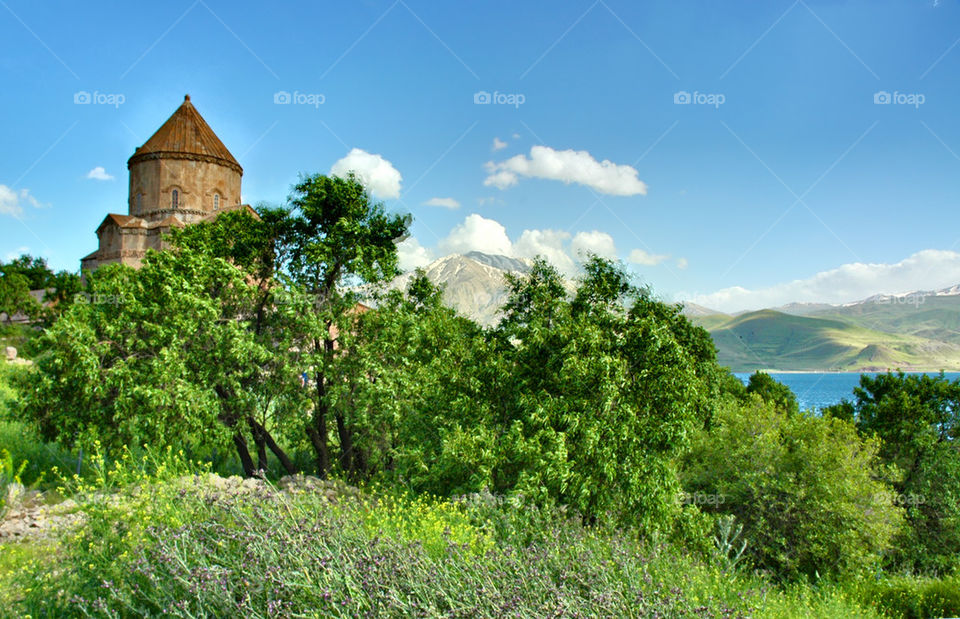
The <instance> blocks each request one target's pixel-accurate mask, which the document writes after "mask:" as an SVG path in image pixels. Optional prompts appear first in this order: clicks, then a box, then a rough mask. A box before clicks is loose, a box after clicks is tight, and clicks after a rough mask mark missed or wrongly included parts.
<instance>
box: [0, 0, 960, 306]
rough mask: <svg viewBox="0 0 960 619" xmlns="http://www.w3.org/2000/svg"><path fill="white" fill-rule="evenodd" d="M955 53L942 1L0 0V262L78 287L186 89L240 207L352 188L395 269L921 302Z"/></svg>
mask: <svg viewBox="0 0 960 619" xmlns="http://www.w3.org/2000/svg"><path fill="white" fill-rule="evenodd" d="M958 40H960V6H958V3H957V2H956V1H948V0H939V1H934V0H927V1H923V2H913V1H911V2H866V1H864V2H842V1H828V2H820V1H813V0H807V1H796V2H790V1H786V2H780V1H776V2H767V3H756V2H750V3H747V2H724V3H717V2H709V1H702V2H644V3H636V2H628V1H625V0H596V1H594V0H584V1H582V2H581V1H577V2H564V3H557V2H520V3H517V2H499V1H490V0H485V1H483V2H480V1H477V2H456V3H446V2H443V3H441V2H425V1H421V0H398V1H394V0H384V1H380V0H376V1H373V0H371V1H364V2H342V3H315V2H310V3H307V2H302V3H300V2H284V3H270V4H267V3H243V2H230V3H227V2H215V1H213V0H196V1H195V0H186V1H182V2H181V1H169V2H162V3H159V2H158V3H149V4H148V3H95V2H94V3H76V2H33V1H19V0H0V79H2V81H3V85H4V86H3V88H2V89H0V111H2V118H3V121H2V122H0V145H2V146H0V258H6V257H9V256H11V255H14V254H16V253H18V252H19V251H21V250H23V249H24V248H26V251H29V252H31V253H34V254H38V255H42V256H45V257H47V259H48V260H49V262H50V264H51V265H52V266H54V267H55V268H68V269H77V268H79V259H80V258H81V257H82V256H84V255H86V254H87V253H89V252H90V251H92V250H94V249H95V248H96V237H95V235H94V229H95V228H96V226H97V225H98V224H99V222H100V221H101V220H102V219H103V217H104V215H105V214H106V213H108V212H119V213H123V212H125V205H126V193H127V170H126V160H127V159H128V158H129V157H130V155H131V154H132V153H133V151H134V149H135V148H136V147H137V146H139V145H141V144H142V143H143V142H145V141H146V139H147V138H148V137H149V136H150V135H151V134H152V133H153V131H155V130H156V129H157V128H158V127H159V126H160V124H161V123H162V122H163V121H164V120H165V119H166V118H167V117H168V116H169V115H170V114H171V113H172V112H173V111H174V110H175V109H176V107H177V106H178V105H179V104H180V102H181V101H182V100H183V95H184V94H185V93H189V94H190V95H191V98H192V101H193V103H194V105H195V106H196V107H197V109H198V110H199V111H200V113H201V114H202V115H203V116H204V117H205V118H206V119H207V121H208V122H209V123H210V125H211V127H212V128H213V129H214V131H216V132H217V134H218V135H219V136H220V138H221V139H222V140H223V142H224V143H225V144H226V145H227V147H228V148H229V149H230V150H231V152H233V154H234V155H235V156H236V157H237V159H238V160H239V161H240V163H241V165H243V167H244V177H243V198H244V200H245V201H246V202H248V203H251V204H258V203H260V202H269V203H275V204H277V203H281V202H283V201H284V199H285V198H286V196H287V194H288V192H289V188H290V186H291V184H292V183H293V182H294V181H295V180H296V178H297V175H298V174H299V173H304V172H324V173H327V172H330V171H331V169H334V170H338V169H348V168H351V169H353V168H355V169H356V170H357V171H358V172H360V173H361V174H366V178H367V179H368V182H369V184H370V187H371V189H372V190H373V191H374V193H375V194H376V195H378V196H379V197H380V199H382V200H383V201H384V203H385V204H386V206H387V208H389V209H391V210H397V211H405V212H412V213H413V214H414V217H415V223H414V226H413V234H414V238H413V239H411V240H410V241H408V242H407V243H405V245H404V247H403V256H404V261H405V264H407V265H414V264H419V263H422V262H424V261H427V260H429V259H431V258H436V257H439V256H442V255H444V254H445V253H448V252H451V251H466V250H469V249H480V250H486V251H502V252H503V253H510V254H513V255H517V256H530V255H534V254H538V253H539V254H544V255H547V256H548V257H551V258H552V259H553V260H554V261H555V262H557V263H558V264H559V265H560V266H561V267H562V268H564V269H566V270H568V271H570V272H573V271H575V269H576V258H577V255H578V253H577V252H578V251H581V250H592V251H595V252H598V253H603V254H610V255H616V256H617V257H619V258H620V259H622V260H624V261H625V262H627V263H628V264H629V265H630V268H631V269H632V270H634V271H635V272H636V273H637V274H638V277H639V279H640V280H641V281H643V282H646V283H649V284H651V285H652V286H653V288H654V290H655V292H657V293H658V294H660V295H661V296H663V297H665V298H667V299H678V298H684V299H692V300H694V301H697V302H701V303H704V304H707V305H710V306H711V307H716V308H719V309H723V310H727V311H732V310H739V309H744V308H753V307H763V306H774V305H778V304H780V303H785V302H788V301H828V302H843V301H850V300H854V299H857V298H862V297H864V296H868V295H870V294H873V293H876V292H906V291H909V290H913V289H917V288H937V287H943V286H947V285H951V284H956V283H960V254H958V253H957V250H958V249H960V225H958V223H960V209H958V208H957V205H958V203H960V183H958V182H957V179H958V178H960V117H958V115H957V114H956V103H957V102H958V101H960V82H958V80H956V79H955V77H956V75H957V74H958V71H960V44H958ZM83 92H85V93H89V94H90V96H91V99H92V102H91V103H88V104H79V103H75V96H76V95H77V93H83ZM484 92H485V93H489V95H490V99H491V102H490V103H486V104H484V103H477V102H475V100H479V101H484V100H485V97H484V95H483V94H482V93H484ZM283 93H288V94H289V96H290V103H286V104H284V103H282V101H284V100H285V97H284V95H283ZM478 93H481V94H480V95H479V97H478V96H477V95H478ZM278 101H281V102H278ZM684 101H689V102H688V103H684ZM351 153H352V154H351ZM97 168H103V170H102V172H103V173H102V174H98V173H97V172H96V171H95V170H96V169H97ZM91 176H92V177H93V178H91ZM98 176H99V177H101V179H98V178H96V177H98ZM109 177H112V178H109ZM430 202H432V203H434V204H441V206H431V205H428V204H427V203H430ZM454 205H458V206H456V207H455V208H451V207H453V206H454Z"/></svg>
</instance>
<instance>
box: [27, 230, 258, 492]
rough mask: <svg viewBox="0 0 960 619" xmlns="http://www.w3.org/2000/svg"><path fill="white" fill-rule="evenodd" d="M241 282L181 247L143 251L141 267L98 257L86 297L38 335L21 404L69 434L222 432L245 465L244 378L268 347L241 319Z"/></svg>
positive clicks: (229, 269) (128, 438) (191, 439)
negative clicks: (105, 262) (33, 366)
mask: <svg viewBox="0 0 960 619" xmlns="http://www.w3.org/2000/svg"><path fill="white" fill-rule="evenodd" d="M251 294H252V290H251V287H250V286H249V285H248V284H247V281H246V278H245V276H244V274H243V272H242V271H240V270H239V269H237V268H236V267H235V266H233V265H231V264H229V263H228V262H226V261H224V260H222V259H212V258H210V257H209V256H207V255H204V254H200V253H196V252H193V251H190V250H187V249H180V250H178V251H164V252H148V254H147V256H146V258H145V259H144V261H143V266H142V267H141V268H140V269H139V270H136V269H133V268H130V267H126V266H123V265H107V266H104V267H102V268H100V269H98V270H97V271H96V272H94V273H92V274H90V276H89V295H90V299H89V301H87V302H82V303H75V304H74V305H73V306H72V307H71V308H70V309H69V310H68V311H67V312H66V313H65V314H64V316H63V317H62V318H61V319H60V320H58V321H57V322H56V323H54V324H53V325H52V326H51V327H50V328H48V329H47V330H46V332H45V333H44V334H43V335H42V336H41V341H40V343H39V345H38V349H40V350H42V351H43V353H42V354H40V355H39V356H37V357H36V359H35V363H36V370H37V371H36V372H31V373H29V375H28V380H29V388H28V389H27V390H26V392H28V393H30V394H31V397H29V398H25V402H24V406H25V409H26V411H27V413H28V414H29V416H30V417H31V418H33V419H35V420H36V421H38V422H39V425H40V427H41V429H42V431H43V433H44V434H45V436H46V437H48V438H51V439H53V438H56V439H59V440H60V441H61V442H63V443H66V444H68V445H72V444H80V445H84V446H90V445H91V444H92V443H93V442H94V441H100V442H101V443H102V444H103V445H104V446H105V447H107V448H108V449H115V448H117V447H120V446H121V445H129V444H134V445H139V444H149V445H152V446H164V445H177V446H189V447H192V448H194V449H200V450H203V449H219V448H223V447H225V446H227V445H229V444H230V443H231V442H232V443H233V444H234V446H235V447H236V449H237V452H238V455H239V456H240V459H241V462H242V464H243V466H244V470H245V471H246V472H247V473H248V474H252V473H253V470H254V465H253V462H252V459H251V457H250V455H249V452H248V450H247V447H246V441H245V439H244V426H243V424H242V422H243V420H244V419H245V417H246V412H247V411H248V410H249V408H250V406H251V404H250V402H249V400H250V397H251V396H250V394H248V393H247V392H246V391H245V390H244V389H243V385H244V384H245V383H246V381H247V376H248V375H249V374H251V373H256V372H258V371H259V366H260V364H262V363H265V362H266V361H267V360H268V359H269V356H270V350H269V348H267V347H265V346H262V345H258V343H257V342H256V341H255V340H254V338H253V337H252V335H251V334H250V332H249V330H248V329H246V328H245V326H244V324H243V311H244V309H245V308H246V307H248V306H249V304H250V302H249V300H248V297H249V296H250V295H251Z"/></svg>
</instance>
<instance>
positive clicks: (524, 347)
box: [487, 257, 700, 530]
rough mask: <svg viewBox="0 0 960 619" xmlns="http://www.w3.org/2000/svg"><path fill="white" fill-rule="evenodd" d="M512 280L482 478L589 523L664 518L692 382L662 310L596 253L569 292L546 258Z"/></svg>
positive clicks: (691, 415)
mask: <svg viewBox="0 0 960 619" xmlns="http://www.w3.org/2000/svg"><path fill="white" fill-rule="evenodd" d="M510 287H511V290H510V297H509V300H508V303H507V305H506V316H505V319H504V321H503V322H502V323H501V326H500V327H499V329H498V330H497V332H496V334H495V338H496V341H497V342H498V344H499V346H500V358H499V359H498V360H497V365H496V366H494V367H493V368H492V370H491V371H492V372H493V373H494V374H495V377H492V378H491V384H490V385H488V387H487V389H488V391H489V392H490V393H491V394H496V395H495V396H494V397H491V398H490V399H489V401H488V406H489V409H490V413H489V414H491V415H492V421H493V423H492V427H493V428H494V430H495V431H496V432H497V436H496V438H495V441H494V443H493V448H494V449H495V450H496V453H497V454H498V458H497V459H498V462H497V466H496V468H495V469H494V470H493V471H492V472H491V475H490V479H489V480H487V483H488V484H489V485H490V486H491V487H492V488H494V489H495V490H498V491H503V490H508V489H513V490H517V491H520V492H523V493H525V494H528V495H532V496H535V497H539V498H540V499H541V500H553V501H558V502H561V503H565V504H569V505H571V506H573V507H575V508H576V509H577V510H579V511H580V512H581V513H582V514H584V515H585V517H586V518H587V519H588V520H597V519H599V518H601V517H605V516H607V515H609V517H611V518H612V519H613V520H614V521H617V522H622V523H630V524H636V525H638V526H640V527H641V528H642V529H644V530H653V529H657V528H662V527H665V526H669V525H670V523H671V522H672V520H673V518H674V517H675V516H676V515H677V514H678V506H677V504H676V501H674V500H673V498H674V497H675V496H676V494H677V492H679V485H678V482H677V477H676V472H675V470H674V468H673V462H674V459H675V457H676V455H678V454H679V453H680V452H681V451H682V450H683V448H684V447H685V446H686V439H687V436H688V435H689V432H690V430H691V428H692V427H693V426H694V425H695V424H696V419H697V414H698V411H697V402H698V388H699V385H700V382H699V380H698V377H697V375H696V371H695V367H694V366H695V361H694V359H693V358H692V357H691V355H690V354H689V353H688V352H687V351H686V350H685V349H684V347H683V346H682V345H681V344H680V343H679V342H678V340H677V338H676V336H675V335H674V332H673V330H672V329H671V325H670V324H669V321H667V320H664V319H663V315H664V313H667V310H664V309H663V308H661V307H660V306H659V305H658V304H657V302H655V301H653V300H652V299H650V297H649V294H648V293H647V291H644V290H641V289H638V288H636V287H635V286H633V285H632V284H631V282H630V280H629V277H628V276H627V275H626V273H625V272H624V271H623V269H622V267H620V266H619V265H617V264H615V263H613V262H610V261H606V260H602V259H600V258H597V257H593V258H591V259H590V260H589V261H588V263H587V264H586V265H585V275H584V277H583V278H582V279H581V281H580V282H579V286H578V289H577V292H576V294H575V295H574V297H573V299H567V298H566V292H565V290H564V287H563V286H562V283H561V280H560V277H559V274H558V273H557V272H556V270H555V269H553V268H552V267H550V266H549V265H547V264H546V263H545V262H544V261H542V260H538V261H537V262H536V263H535V264H534V267H533V270H532V271H531V273H530V274H529V276H527V277H525V278H511V280H510ZM628 307H629V308H630V309H627V308H628Z"/></svg>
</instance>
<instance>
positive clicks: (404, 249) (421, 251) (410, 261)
mask: <svg viewBox="0 0 960 619" xmlns="http://www.w3.org/2000/svg"><path fill="white" fill-rule="evenodd" d="M397 259H398V260H399V263H400V264H399V266H400V269H401V270H402V271H412V270H413V269H416V268H417V267H425V266H427V265H428V264H430V263H431V262H433V252H431V251H430V250H429V249H427V248H426V247H423V246H422V245H420V242H419V241H418V240H417V239H415V238H413V237H408V238H406V239H404V240H402V241H400V242H399V243H397Z"/></svg>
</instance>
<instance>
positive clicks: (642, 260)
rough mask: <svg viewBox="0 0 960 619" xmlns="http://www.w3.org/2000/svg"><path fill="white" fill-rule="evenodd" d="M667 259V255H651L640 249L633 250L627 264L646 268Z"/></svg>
mask: <svg viewBox="0 0 960 619" xmlns="http://www.w3.org/2000/svg"><path fill="white" fill-rule="evenodd" d="M669 257H670V255H669V254H651V253H650V252H647V251H644V250H642V249H634V250H632V251H631V252H630V255H629V256H628V257H627V262H632V263H633V264H642V265H644V266H648V267H655V266H657V265H658V264H660V263H661V262H663V261H664V260H666V259H668V258H669Z"/></svg>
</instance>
